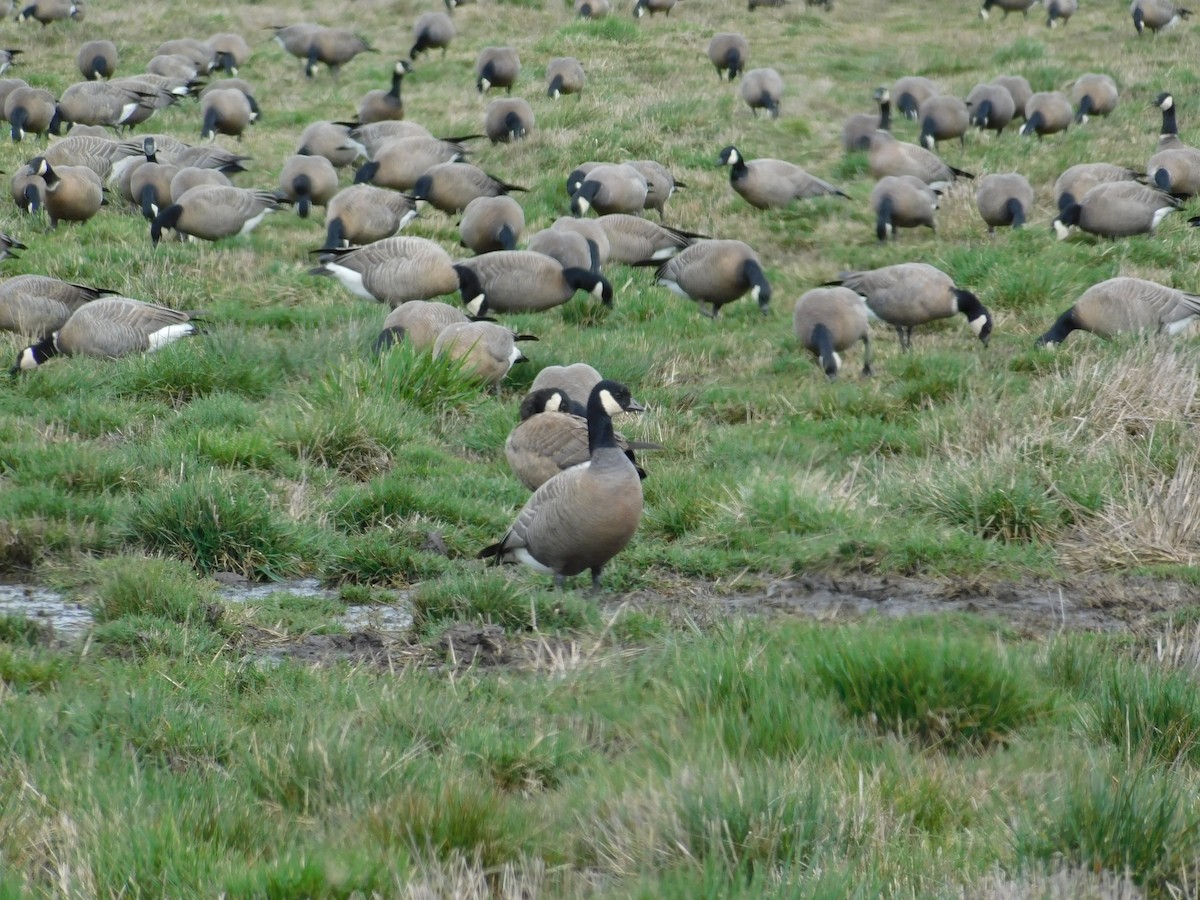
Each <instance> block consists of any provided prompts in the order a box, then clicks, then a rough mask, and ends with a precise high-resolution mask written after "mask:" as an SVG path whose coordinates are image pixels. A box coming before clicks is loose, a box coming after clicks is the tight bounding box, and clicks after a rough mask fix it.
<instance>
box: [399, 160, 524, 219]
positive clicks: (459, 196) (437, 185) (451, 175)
mask: <svg viewBox="0 0 1200 900" xmlns="http://www.w3.org/2000/svg"><path fill="white" fill-rule="evenodd" d="M512 190H523V188H518V187H516V186H515V185H511V184H505V183H504V182H503V181H500V180H499V179H498V178H494V177H492V176H491V175H489V174H488V173H487V172H485V171H483V169H480V168H478V167H477V166H473V165H471V164H470V163H465V162H446V163H439V164H438V165H436V166H431V167H430V168H429V169H427V170H426V171H425V173H424V174H423V175H422V176H421V177H420V178H418V179H417V181H416V184H414V185H413V187H412V196H413V197H414V198H416V199H418V200H425V201H427V202H428V203H429V204H430V205H431V206H433V207H434V208H435V209H440V210H441V211H442V212H445V213H459V212H462V211H463V210H464V209H466V208H467V204H468V203H470V202H471V201H472V200H474V199H475V198H476V197H497V196H499V195H500V194H507V193H508V192H509V191H512Z"/></svg>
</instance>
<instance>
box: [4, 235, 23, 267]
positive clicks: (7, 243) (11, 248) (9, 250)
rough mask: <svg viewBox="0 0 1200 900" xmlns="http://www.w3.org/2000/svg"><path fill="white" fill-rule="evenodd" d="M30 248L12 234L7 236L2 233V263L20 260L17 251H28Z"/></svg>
mask: <svg viewBox="0 0 1200 900" xmlns="http://www.w3.org/2000/svg"><path fill="white" fill-rule="evenodd" d="M28 249H29V248H28V247H26V246H25V245H24V244H22V243H21V242H20V241H18V240H17V239H16V238H15V237H13V236H12V235H11V234H6V233H4V232H2V231H0V261H3V260H6V259H9V258H10V257H11V258H12V259H20V257H19V256H18V255H17V253H16V252H15V251H17V250H28Z"/></svg>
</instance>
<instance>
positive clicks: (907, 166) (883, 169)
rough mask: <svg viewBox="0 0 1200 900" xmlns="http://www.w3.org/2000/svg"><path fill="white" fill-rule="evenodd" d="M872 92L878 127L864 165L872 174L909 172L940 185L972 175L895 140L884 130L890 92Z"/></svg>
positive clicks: (887, 120) (886, 128) (930, 182)
mask: <svg viewBox="0 0 1200 900" xmlns="http://www.w3.org/2000/svg"><path fill="white" fill-rule="evenodd" d="M875 96H876V98H877V99H878V101H879V127H878V128H876V129H875V133H874V134H872V135H871V149H870V150H869V151H868V152H867V168H868V170H869V171H870V173H871V177H872V178H875V179H879V178H883V177H885V176H887V175H912V176H913V177H915V178H919V179H921V180H922V181H924V182H925V183H926V184H928V185H932V186H943V185H949V184H950V183H951V182H952V181H954V179H955V177H962V178H974V177H975V176H974V175H972V174H971V173H970V172H964V171H963V170H962V169H956V168H954V167H953V166H950V165H947V164H946V163H944V162H942V161H941V160H940V159H938V157H937V156H936V155H934V154H933V153H931V152H930V151H928V150H926V149H925V148H924V147H918V146H917V145H916V144H908V143H905V142H903V141H898V140H896V138H895V137H894V136H893V135H892V133H891V131H889V130H888V128H889V126H890V124H891V94H890V93H889V92H888V90H887V89H886V88H884V89H882V90H879V91H876V92H875Z"/></svg>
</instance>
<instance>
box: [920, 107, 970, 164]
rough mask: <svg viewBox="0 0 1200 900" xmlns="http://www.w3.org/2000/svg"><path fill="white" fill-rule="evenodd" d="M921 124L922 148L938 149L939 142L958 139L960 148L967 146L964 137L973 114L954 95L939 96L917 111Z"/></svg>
mask: <svg viewBox="0 0 1200 900" xmlns="http://www.w3.org/2000/svg"><path fill="white" fill-rule="evenodd" d="M917 118H918V120H919V121H920V123H921V139H920V140H921V146H922V147H924V148H925V149H926V150H933V149H935V148H936V147H937V142H938V141H949V140H952V139H954V138H958V142H959V145H960V146H966V140H965V138H964V135H965V134H966V133H967V128H969V127H970V125H971V114H970V111H969V110H968V109H967V104H966V103H964V102H963V101H962V100H960V99H959V98H958V97H955V96H953V95H952V94H939V95H937V96H936V97H930V98H929V99H928V100H925V101H924V102H922V103H921V106H920V107H919V108H918V109H917Z"/></svg>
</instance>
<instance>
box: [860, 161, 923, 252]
mask: <svg viewBox="0 0 1200 900" xmlns="http://www.w3.org/2000/svg"><path fill="white" fill-rule="evenodd" d="M937 208H938V195H937V193H936V192H935V191H934V190H933V188H931V187H930V186H929V185H927V184H926V183H925V182H924V181H922V180H921V179H920V178H917V177H916V176H915V175H885V176H884V177H883V178H880V179H879V180H878V181H877V182H875V187H874V188H872V189H871V209H872V210H873V211H874V212H875V237H877V238H878V239H879V240H880V241H881V242H882V241H886V240H887V239H888V238H889V237H890V238H891V239H892V240H895V239H896V237H897V234H896V229H897V228H920V227H921V226H922V225H924V226H927V227H928V228H929V230H930V231H932V232H933V233H934V234H937V225H936V224H935V222H934V219H933V214H934V213H935V212H936V211H937Z"/></svg>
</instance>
